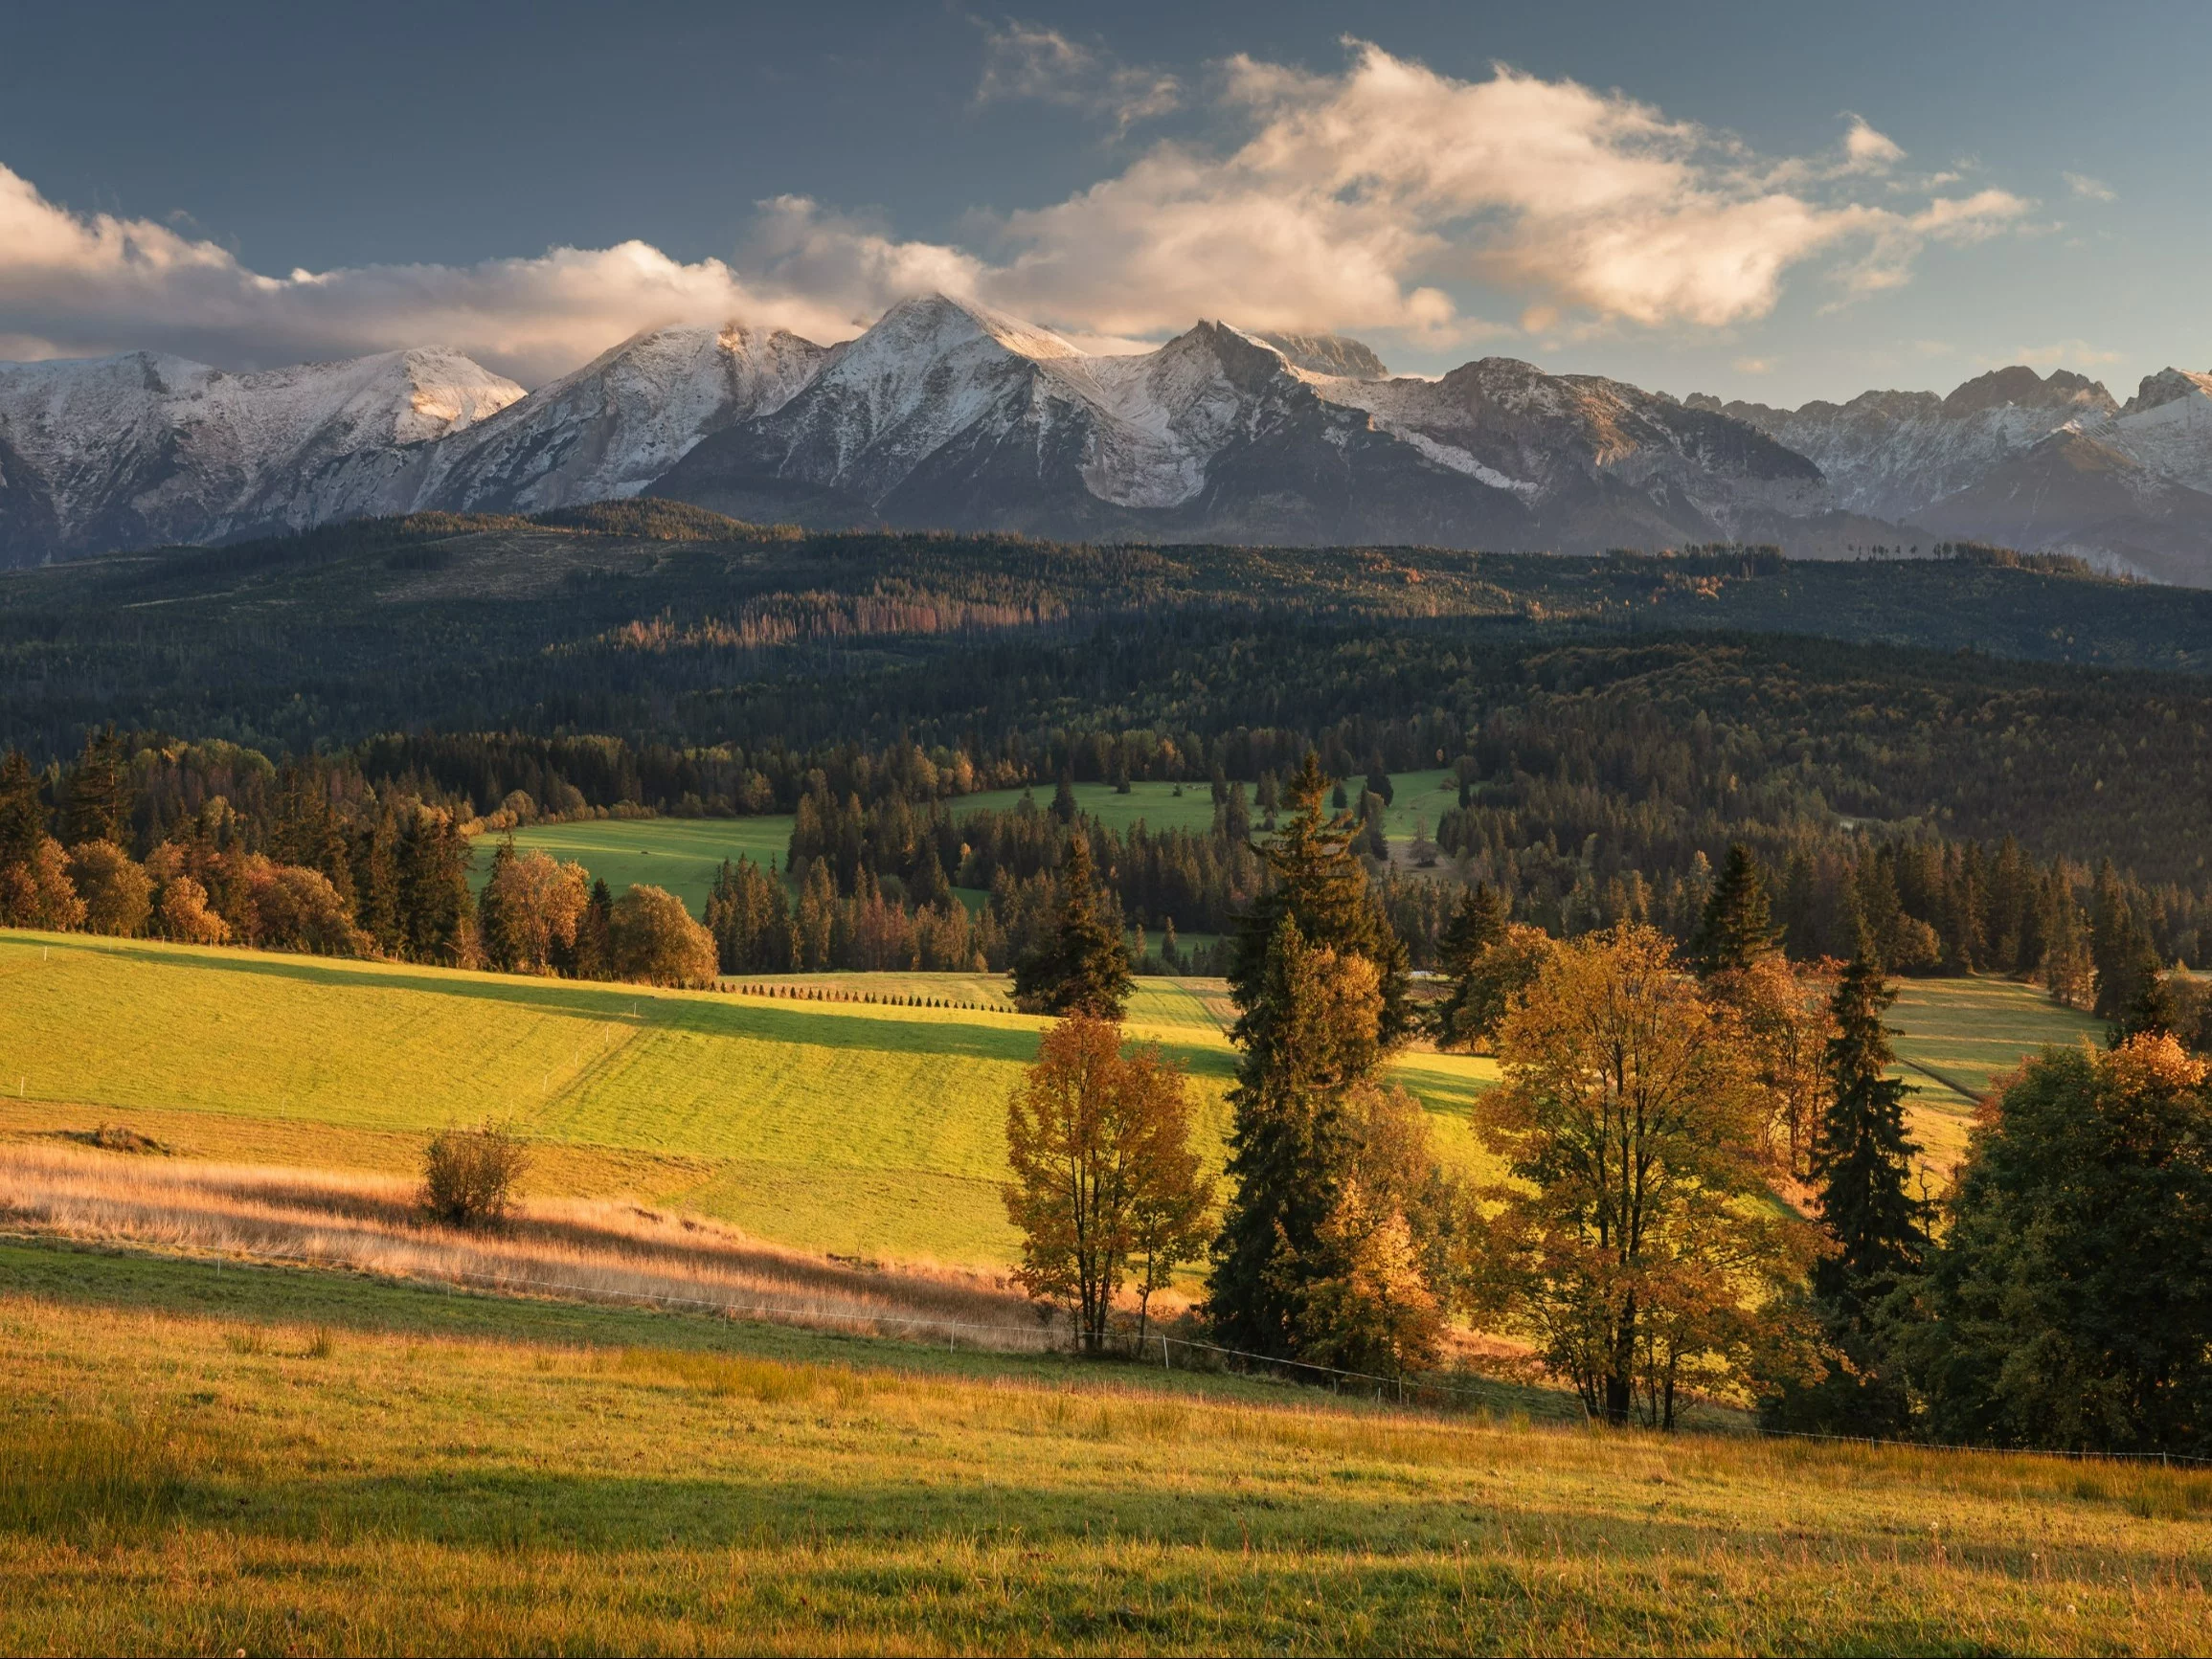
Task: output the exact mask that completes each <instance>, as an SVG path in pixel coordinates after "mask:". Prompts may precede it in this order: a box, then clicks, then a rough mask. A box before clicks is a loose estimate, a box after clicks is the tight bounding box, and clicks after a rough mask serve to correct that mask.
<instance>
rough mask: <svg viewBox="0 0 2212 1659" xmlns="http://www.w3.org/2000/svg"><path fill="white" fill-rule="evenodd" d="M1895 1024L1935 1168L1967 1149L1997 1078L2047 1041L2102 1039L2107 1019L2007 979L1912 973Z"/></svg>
mask: <svg viewBox="0 0 2212 1659" xmlns="http://www.w3.org/2000/svg"><path fill="white" fill-rule="evenodd" d="M1889 1024H1890V1026H1891V1027H1892V1028H1893V1029H1894V1030H1895V1031H1896V1032H1897V1033H1898V1035H1897V1036H1896V1038H1895V1039H1894V1040H1893V1045H1894V1046H1895V1048H1896V1051H1897V1058H1898V1060H1899V1061H1900V1062H1901V1065H1899V1068H1898V1074H1899V1075H1900V1076H1902V1077H1903V1078H1904V1079H1905V1084H1906V1087H1907V1091H1908V1092H1907V1101H1908V1105H1909V1109H1910V1114H1911V1123H1912V1131H1913V1133H1914V1135H1915V1136H1916V1137H1917V1138H1918V1139H1919V1141H1920V1144H1921V1149H1922V1151H1923V1153H1924V1154H1925V1155H1926V1157H1927V1161H1928V1163H1929V1165H1930V1170H1931V1172H1934V1173H1936V1174H1938V1175H1948V1173H1949V1171H1950V1170H1951V1168H1952V1165H1953V1164H1955V1163H1956V1162H1957V1161H1958V1157H1959V1155H1960V1154H1961V1153H1963V1152H1965V1150H1966V1137H1967V1132H1968V1131H1969V1129H1971V1128H1972V1126H1973V1119H1974V1110H1975V1105H1976V1103H1977V1102H1978V1101H1979V1100H1980V1098H1981V1096H1982V1094H1983V1093H1984V1092H1985V1091H1986V1090H1987V1089H1988V1088H1989V1087H1990V1081H1991V1079H1992V1078H1994V1077H1997V1076H1998V1075H1999V1074H2001V1073H2003V1072H2006V1071H2010V1070H2012V1069H2013V1068H2014V1067H2016V1066H2018V1065H2020V1061H2021V1060H2022V1059H2023V1058H2024V1057H2025V1056H2027V1055H2029V1054H2033V1053H2034V1052H2035V1051H2036V1050H2037V1049H2039V1048H2041V1047H2043V1045H2044V1044H2045V1043H2056V1044H2058V1045H2060V1046H2062V1047H2066V1046H2071V1045H2072V1044H2074V1043H2077V1042H2082V1041H2084V1040H2085V1039H2087V1040H2088V1042H2093V1043H2096V1044H2099V1045H2100V1046H2101V1045H2102V1044H2103V1042H2104V1039H2105V1022H2104V1021H2103V1020H2094V1019H2091V1018H2090V1017H2089V1016H2088V1015H2087V1014H2081V1013H2077V1012H2076V1011H2075V1010H2073V1009H2071V1008H2062V1007H2060V1006H2059V1005H2058V1004H2056V1003H2055V1002H2053V1001H2052V1000H2051V999H2050V998H2049V997H2048V996H2047V995H2045V994H2044V993H2043V991H2041V990H2039V989H2038V988H2037V987H2035V986H2033V985H2020V984H2016V983H2014V982H2013V981H2011V980H2009V979H1907V980H1904V981H1902V982H1901V984H1900V986H1899V989H1898V996H1897V1002H1896V1005H1895V1006H1894V1007H1893V1008H1891V1009H1890V1011H1889Z"/></svg>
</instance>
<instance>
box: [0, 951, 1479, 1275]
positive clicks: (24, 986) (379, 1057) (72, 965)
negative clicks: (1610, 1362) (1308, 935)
mask: <svg viewBox="0 0 2212 1659" xmlns="http://www.w3.org/2000/svg"><path fill="white" fill-rule="evenodd" d="M794 983H796V985H797V987H798V988H799V989H801V990H803V991H805V992H808V993H813V994H821V993H828V992H839V993H846V994H849V995H850V996H851V997H853V998H860V997H864V996H865V997H872V998H879V1000H876V1001H873V1002H863V1001H859V1000H836V1001H829V1000H807V1001H799V1000H793V999H788V998H767V997H758V996H745V995H733V994H727V993H721V994H717V993H713V992H676V991H654V990H651V989H647V988H643V987H637V986H617V985H597V984H580V983H576V982H574V981H565V980H553V979H527V978H518V977H513V976H509V975H493V974H471V973H458V972H451V971H447V970H440V969H430V968H420V967H412V966H406V965H400V964H393V963H378V962H346V961H334V960H330V959H328V958H321V957H310V956H289V955H274V954H266V953H253V952H243V951H231V950H201V949H193V948H191V947H183V946H172V945H164V944H157V943H152V942H147V941H135V940H134V941H124V940H104V939H97V938H92V937H89V936H87V935H84V934H53V935H38V934H26V933H6V934H0V1072H5V1073H6V1078H5V1082H4V1083H0V1094H4V1095H5V1096H6V1097H9V1098H0V1127H6V1128H11V1129H13V1130H16V1131H19V1132H22V1131H38V1130H51V1129H56V1128H88V1127H94V1126H96V1125H97V1123H98V1122H101V1121H107V1120H111V1119H115V1118H118V1117H125V1116H126V1117H127V1119H128V1121H129V1122H130V1124H131V1125H132V1127H134V1128H137V1129H139V1130H140V1131H141V1132H144V1133H147V1134H150V1135H152V1136H154V1137H155V1138H156V1139H159V1140H162V1141H164V1142H165V1143H168V1144H172V1145H174V1146H176V1147H177V1148H178V1150H180V1151H183V1152H188V1153H191V1154H192V1155H203V1156H210V1157H224V1158H235V1159H242V1160H246V1161H257V1162H265V1161H285V1162H298V1163H302V1164H315V1165H328V1166H331V1167H349V1166H350V1167H361V1168H373V1169H395V1168H396V1169H406V1168H410V1167H412V1166H413V1164H414V1162H415V1161H416V1159H417V1158H418V1156H419V1152H420V1144H421V1139H422V1137H423V1136H424V1135H426V1134H428V1133H430V1132H434V1131H436V1130H438V1129H440V1128H441V1127H444V1126H446V1125H448V1124H454V1123H468V1122H474V1121H477V1120H479V1119H482V1118H485V1117H497V1118H507V1119H511V1120H513V1121H514V1122H515V1123H517V1124H518V1125H519V1126H520V1127H521V1128H522V1129H523V1130H525V1131H526V1132H528V1133H529V1134H530V1135H531V1136H532V1137H533V1138H534V1139H537V1140H539V1141H541V1142H542V1143H544V1144H545V1146H546V1147H547V1148H548V1149H549V1152H548V1156H547V1158H546V1160H545V1169H544V1172H543V1177H544V1178H545V1179H546V1180H548V1181H551V1182H553V1183H555V1184H557V1185H559V1186H561V1187H562V1188H563V1190H568V1191H574V1192H579V1193H593V1192H633V1193H637V1194H639V1195H640V1196H642V1197H647V1198H650V1199H654V1200H656V1201H659V1202H666V1203H679V1204H685V1205H688V1206H690V1207H692V1208H694V1209H697V1210H699V1211H701V1212H702V1213H705V1214H708V1215H712V1216H716V1217H720V1218H722V1219H724V1220H727V1221H730V1222H734V1223H736V1224H737V1225H739V1226H742V1227H744V1228H746V1229H747V1230H748V1231H751V1232H754V1233H756V1234H757V1235H758V1236H760V1237H763V1238H768V1239H773V1240H777V1241H779V1242H782V1243H786V1244H795V1245H799V1246H801V1247H806V1248H813V1249H826V1250H835V1251H838V1252H841V1253H858V1254H865V1255H869V1256H896V1257H902V1258H910V1259H917V1258H934V1259H937V1260H940V1261H946V1262H959V1263H979V1264H993V1265H995V1264H1001V1263H1004V1261H1006V1260H1008V1259H1009V1258H1010V1255H1011V1253H1012V1249H1013V1236H1012V1233H1011V1231H1010V1229H1009V1228H1008V1227H1007V1224H1006V1222H1005V1219H1004V1211H1003V1209H1002V1207H1001V1205H1000V1201H999V1197H998V1183H999V1182H1000V1180H1001V1179H1002V1178H1003V1175H1004V1101H1005V1098H1006V1094H1007V1092H1008V1090H1009V1089H1010V1088H1011V1087H1012V1085H1013V1083H1014V1081H1015V1079H1016V1078H1017V1076H1018V1075H1019V1074H1020V1071H1021V1068H1022V1067H1023V1066H1025V1065H1027V1064H1028V1062H1029V1061H1030V1060H1031V1059H1033V1058H1034V1056H1035V1053H1036V1043H1037V1033H1038V1031H1039V1030H1040V1028H1041V1027H1042V1026H1043V1024H1044V1023H1045V1022H1044V1021H1043V1020H1038V1019H1035V1018H1032V1017H1030V1016H1027V1015H1023V1014H1017V1013H1014V1012H1013V1011H1012V1010H1011V1009H1010V1008H1006V1007H1005V1006H1004V989H1003V985H1004V982H1003V981H1002V980H993V979H989V978H987V977H985V976H981V975H977V976H965V975H810V976H807V977H806V978H805V979H803V980H801V981H797V982H794ZM923 986H926V987H927V989H926V990H921V989H917V987H923ZM918 996H928V997H931V998H936V999H937V1000H939V1001H958V1002H977V1003H982V1002H986V1001H989V1002H992V1003H995V1004H997V1006H996V1007H982V1008H976V1007H914V1006H908V1005H904V1003H903V1001H902V1002H900V1003H892V1002H890V1001H886V1000H881V999H882V998H893V997H895V998H902V999H904V998H914V997H918ZM1225 1019H1226V1009H1225V1003H1224V998H1222V996H1221V994H1220V992H1219V988H1218V982H1209V981H1199V982H1197V983H1196V985H1194V986H1193V985H1185V984H1184V983H1182V982H1178V981H1170V980H1148V981H1144V982H1143V983H1142V984H1141V985H1140V992H1139V996H1138V998H1137V1001H1136V1004H1135V1006H1134V1007H1133V1008H1132V1011H1131V1020H1130V1025H1131V1030H1132V1033H1133V1035H1135V1036H1136V1037H1138V1038H1139V1039H1140V1040H1144V1041H1157V1042H1160V1043H1162V1046H1163V1047H1164V1048H1165V1049H1166V1051H1167V1052H1168V1053H1170V1054H1171V1055H1173V1056H1175V1057H1176V1058H1177V1059H1179V1060H1181V1061H1182V1062H1183V1063H1184V1064H1185V1065H1186V1066H1187V1067H1188V1068H1189V1071H1190V1074H1191V1077H1192V1079H1193V1082H1194V1084H1195V1086H1196V1089H1197V1093H1198V1096H1199V1099H1200V1103H1201V1110H1200V1124H1201V1132H1202V1134H1203V1136H1204V1137H1205V1144H1206V1146H1207V1149H1208V1155H1210V1156H1212V1157H1213V1158H1214V1159H1216V1160H1217V1161H1218V1158H1219V1156H1220V1137H1221V1133H1222V1131H1223V1128H1224V1124H1225V1113H1224V1109H1223V1105H1222V1092H1223V1090H1224V1088H1225V1087H1227V1084H1228V1082H1229V1080H1230V1075H1231V1073H1232V1070H1233V1053H1232V1051H1231V1049H1230V1045H1229V1042H1228V1040H1227V1037H1226V1036H1225V1035H1224V1030H1223V1025H1224V1021H1225ZM1491 1075H1493V1067H1492V1066H1491V1064H1490V1063H1489V1062H1487V1061H1480V1060H1474V1059H1469V1058H1465V1057H1456V1056H1439V1055H1411V1056H1408V1057H1407V1059H1406V1061H1405V1062H1404V1064H1403V1065H1402V1066H1401V1068H1400V1077H1401V1079H1402V1081H1404V1082H1405V1083H1406V1085H1407V1086H1408V1087H1411V1088H1412V1089H1413V1090H1414V1091H1415V1092H1416V1093H1417V1094H1419V1095H1420V1096H1421V1097H1422V1099H1423V1100H1424V1102H1425V1103H1426V1104H1427V1105H1429V1107H1430V1108H1431V1110H1433V1111H1434V1112H1435V1113H1436V1114H1437V1120H1438V1138H1439V1141H1440V1143H1441V1144H1442V1145H1443V1146H1444V1149H1445V1151H1446V1155H1453V1156H1462V1157H1463V1156H1471V1155H1472V1147H1471V1144H1470V1142H1469V1138H1468V1135H1467V1132H1466V1130H1465V1127H1464V1125H1463V1123H1462V1122H1461V1121H1460V1120H1461V1119H1462V1118H1463V1116H1464V1113H1465V1110H1466V1106H1467V1103H1468V1102H1469V1101H1471V1100H1472V1099H1473V1098H1474V1094H1475V1092H1476V1090H1477V1089H1478V1088H1479V1087H1481V1086H1482V1085H1483V1084H1484V1082H1486V1081H1487V1079H1488V1078H1489V1077H1490V1076H1491ZM79 1120H82V1121H81V1122H80V1121H79Z"/></svg>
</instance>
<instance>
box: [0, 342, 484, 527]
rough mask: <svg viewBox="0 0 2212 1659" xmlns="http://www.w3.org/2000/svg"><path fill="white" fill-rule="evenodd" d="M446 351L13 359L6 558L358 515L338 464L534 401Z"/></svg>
mask: <svg viewBox="0 0 2212 1659" xmlns="http://www.w3.org/2000/svg"><path fill="white" fill-rule="evenodd" d="M523 395H524V393H523V389H522V388H521V387H519V386H517V385H516V384H515V383H514V382H513V381H511V380H508V379H507V378H505V377H504V376H502V375H498V374H494V373H492V372H491V371H490V370H487V369H485V368H483V367H482V366H480V365H478V364H475V363H472V362H470V361H469V360H468V359H467V358H465V357H463V356H461V355H460V354H459V353H457V352H452V351H443V350H415V351H387V352H383V353H380V354H378V355H376V356H373V357H361V358H356V359H354V360H352V361H351V362H347V363H311V364H303V365H301V366H299V367H297V368H292V369H274V370H267V371H266V372H262V373H257V374H225V373H223V372H221V371H220V370H214V369H210V368H209V367H207V365H205V364H202V363H192V362H188V361H186V360H185V359H183V358H181V357H170V356H166V355H164V354H162V353H159V352H152V351H133V352H128V353H125V354H124V355H122V356H118V357H102V358H95V359H91V360H89V361H74V362H57V363H23V364H0V564H33V563H37V562H39V561H41V560H43V559H46V558H51V557H58V556H66V555H69V554H72V553H81V552H94V551H99V550H101V549H107V548H118V547H142V546H147V545H150V544H158V543H163V542H186V541H192V542H199V541H219V540H223V539H226V538H231V537H236V536H241V535H251V534H256V533H260V532H262V531H265V530H268V529H272V528H296V527H300V526H302V525H306V524H313V523H319V522H322V521H323V520H325V519H327V518H330V517H333V516H344V513H345V510H346V507H347V506H348V505H349V504H348V503H346V502H344V501H343V500H341V501H338V502H331V501H329V500H327V494H328V491H327V485H328V482H329V474H330V473H331V471H332V469H333V468H340V469H342V468H343V467H344V466H345V465H346V464H347V463H348V462H349V460H350V459H351V458H353V457H355V456H358V455H360V454H362V453H364V452H376V453H388V454H397V453H400V452H409V451H419V450H425V449H427V448H429V447H431V446H432V445H433V444H434V443H435V442H436V440H438V439H440V438H442V437H448V436H450V435H452V434H455V433H459V432H462V431H464V430H466V429H467V428H469V427H471V426H473V425H475V424H476V423H477V422H478V421H480V420H483V419H485V417H487V416H489V415H495V414H497V413H498V412H499V411H500V410H503V409H505V408H507V407H508V405H509V404H512V403H515V402H517V401H519V400H520V399H521V398H522V397H523Z"/></svg>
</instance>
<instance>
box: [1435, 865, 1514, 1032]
mask: <svg viewBox="0 0 2212 1659" xmlns="http://www.w3.org/2000/svg"><path fill="white" fill-rule="evenodd" d="M1505 922H1506V910H1505V901H1504V900H1503V899H1502V898H1501V897H1500V896H1499V894H1498V891H1497V889H1496V888H1494V887H1492V886H1490V884H1489V883H1488V882H1477V883H1476V884H1475V885H1474V886H1471V887H1469V888H1468V889H1467V890H1466V892H1465V893H1463V894H1461V895H1460V899H1459V908H1457V909H1456V910H1455V911H1453V912H1452V920H1451V921H1450V922H1448V923H1447V924H1445V928H1444V931H1443V934H1442V936H1441V937H1440V938H1438V940H1437V941H1436V972H1437V973H1439V974H1441V975H1444V977H1445V978H1446V979H1448V980H1450V981H1451V985H1452V988H1451V990H1450V991H1449V992H1448V993H1447V994H1446V995H1445V998H1444V1000H1443V1001H1442V1002H1440V1003H1438V1004H1437V1005H1436V1009H1435V1012H1434V1015H1433V1020H1434V1024H1435V1030H1436V1039H1437V1041H1438V1042H1440V1043H1446V1044H1449V1043H1450V1042H1453V1041H1454V1039H1455V1038H1456V1036H1457V1033H1458V1030H1459V1017H1460V1015H1461V1013H1462V1012H1463V1011H1464V1010H1465V1008H1466V1006H1467V1000H1468V998H1470V997H1471V996H1473V995H1474V992H1475V981H1474V977H1473V975H1474V972H1475V964H1476V963H1477V962H1478V961H1480V960H1481V958H1482V953H1484V952H1486V951H1488V950H1489V949H1490V947H1491V946H1493V945H1495V944H1497V943H1499V941H1501V939H1503V938H1504V937H1505Z"/></svg>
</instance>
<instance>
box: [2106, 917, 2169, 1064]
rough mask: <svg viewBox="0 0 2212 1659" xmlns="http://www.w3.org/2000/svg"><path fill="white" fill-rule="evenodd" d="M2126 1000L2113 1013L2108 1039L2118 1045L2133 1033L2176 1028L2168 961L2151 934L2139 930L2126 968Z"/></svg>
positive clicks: (2147, 1034)
mask: <svg viewBox="0 0 2212 1659" xmlns="http://www.w3.org/2000/svg"><path fill="white" fill-rule="evenodd" d="M2124 972H2125V975H2126V978H2125V981H2124V982H2125V983H2126V985H2127V986H2128V989H2127V991H2126V993H2125V997H2126V1000H2125V1001H2123V1002H2121V1003H2120V1005H2119V1007H2118V1008H2117V1009H2116V1010H2115V1011H2114V1013H2113V1015H2112V1022H2111V1024H2110V1026H2109V1027H2108V1028H2107V1030H2106V1033H2105V1041H2106V1042H2107V1044H2108V1045H2109V1046H2110V1047H2113V1048H2117V1047H2119V1046H2120V1045H2121V1044H2122V1043H2124V1042H2127V1041H2128V1039H2129V1038H2131V1037H2164V1036H2167V1035H2168V1034H2170V1033H2171V1032H2172V1031H2173V1029H2174V1020H2175V1008H2174V993H2173V991H2172V989H2171V988H2170V987H2168V985H2167V983H2166V970H2165V965H2164V964H2163V963H2161V962H2160V961H2159V960H2158V953H2157V950H2156V948H2155V947H2154V946H2153V945H2152V943H2151V939H2150V935H2149V934H2148V933H2145V932H2142V931H2141V930H2138V931H2137V933H2136V936H2135V942H2134V949H2133V953H2132V954H2131V956H2130V958H2129V960H2128V962H2127V965H2126V968H2125V970H2124Z"/></svg>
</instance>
